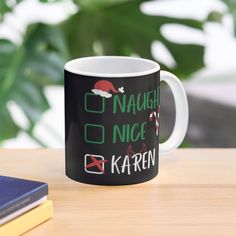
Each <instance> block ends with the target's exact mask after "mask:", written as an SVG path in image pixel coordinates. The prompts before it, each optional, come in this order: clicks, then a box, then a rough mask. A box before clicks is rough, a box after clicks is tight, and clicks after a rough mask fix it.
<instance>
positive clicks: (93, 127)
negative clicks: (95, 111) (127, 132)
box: [84, 124, 105, 144]
mask: <svg viewBox="0 0 236 236" xmlns="http://www.w3.org/2000/svg"><path fill="white" fill-rule="evenodd" d="M84 139H85V141H86V142H87V143H93V144H103V143H104V139H105V128H104V126H103V125H97V124H85V126H84Z"/></svg>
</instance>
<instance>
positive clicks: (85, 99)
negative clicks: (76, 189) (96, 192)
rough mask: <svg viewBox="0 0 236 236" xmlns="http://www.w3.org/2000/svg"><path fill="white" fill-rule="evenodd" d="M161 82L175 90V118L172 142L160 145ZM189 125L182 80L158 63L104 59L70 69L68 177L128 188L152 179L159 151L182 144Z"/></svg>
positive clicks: (67, 92) (91, 59)
mask: <svg viewBox="0 0 236 236" xmlns="http://www.w3.org/2000/svg"><path fill="white" fill-rule="evenodd" d="M162 80H163V81H165V82H166V83H167V84H168V85H169V86H170V88H171V90H172V92H173V95H174V100H175V109H176V120H175V126H174V129H173V132H172V134H171V136H170V138H169V139H168V140H167V141H166V142H164V143H163V144H159V126H160V119H159V113H160V81H162ZM162 122H163V121H162ZM187 124H188V103H187V98H186V94H185V91H184V88H183V86H182V84H181V82H180V81H179V80H178V79H177V78H176V76H174V75H173V74H171V73H169V72H165V71H160V66H159V64H158V63H156V62H154V61H151V60H148V59H142V58H134V57H120V56H99V57H85V58H79V59H75V60H72V61H69V62H67V63H66V65H65V154H66V175H67V176H68V177H70V178H72V179H74V180H76V181H79V182H82V183H88V184H98V185H125V184H136V183H141V182H145V181H147V180H150V179H152V178H153V177H155V176H156V175H157V174H158V159H159V153H163V152H167V151H170V150H173V149H175V148H177V147H178V146H179V145H180V144H181V142H182V140H183V138H184V136H185V133H186V130H187Z"/></svg>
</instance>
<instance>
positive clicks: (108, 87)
mask: <svg viewBox="0 0 236 236" xmlns="http://www.w3.org/2000/svg"><path fill="white" fill-rule="evenodd" d="M92 92H93V93H95V94H97V95H100V96H102V97H105V98H110V97H112V94H111V93H110V92H113V93H124V87H120V88H118V90H117V89H116V88H115V87H114V85H113V84H112V83H111V82H110V81H108V80H99V81H97V82H96V83H95V84H94V89H92Z"/></svg>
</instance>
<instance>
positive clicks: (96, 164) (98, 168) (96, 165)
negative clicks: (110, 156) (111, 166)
mask: <svg viewBox="0 0 236 236" xmlns="http://www.w3.org/2000/svg"><path fill="white" fill-rule="evenodd" d="M106 162H107V160H105V159H104V157H103V156H101V155H95V154H86V155H85V156H84V170H85V171H86V172H87V173H90V174H98V175H102V174H105V163H106Z"/></svg>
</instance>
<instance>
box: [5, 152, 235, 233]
mask: <svg viewBox="0 0 236 236" xmlns="http://www.w3.org/2000/svg"><path fill="white" fill-rule="evenodd" d="M0 174H2V175H11V176H17V177H23V178H29V179H35V180H41V181H46V182H48V183H49V188H50V196H49V198H50V199H52V200H53V201H54V206H55V216H54V218H53V219H52V220H49V221H47V222H46V223H44V224H42V225H40V226H38V227H37V228H35V229H34V230H32V231H30V232H29V233H27V235H31V236H33V235H37V236H51V235H55V236H70V235H76V236H78V235H98V236H100V235H109V236H115V235H128V236H131V235H148V236H149V235H155V236H162V235H175V236H178V235H180V236H185V235H186V236H194V235H197V236H202V235H207V236H209V235H214V236H217V235H220V236H222V235H225V236H226V235H227V236H229V235H234V236H235V235H236V149H182V150H181V149H180V150H178V151H176V152H172V153H170V154H168V155H164V156H161V158H160V172H159V175H158V177H157V178H155V179H154V180H152V181H149V182H147V183H144V184H138V185H132V186H123V187H103V186H92V185H86V184H80V183H77V182H75V181H72V180H70V179H69V178H67V177H66V176H65V175H64V153H63V150H46V149H45V150H40V149H37V150H0Z"/></svg>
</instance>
